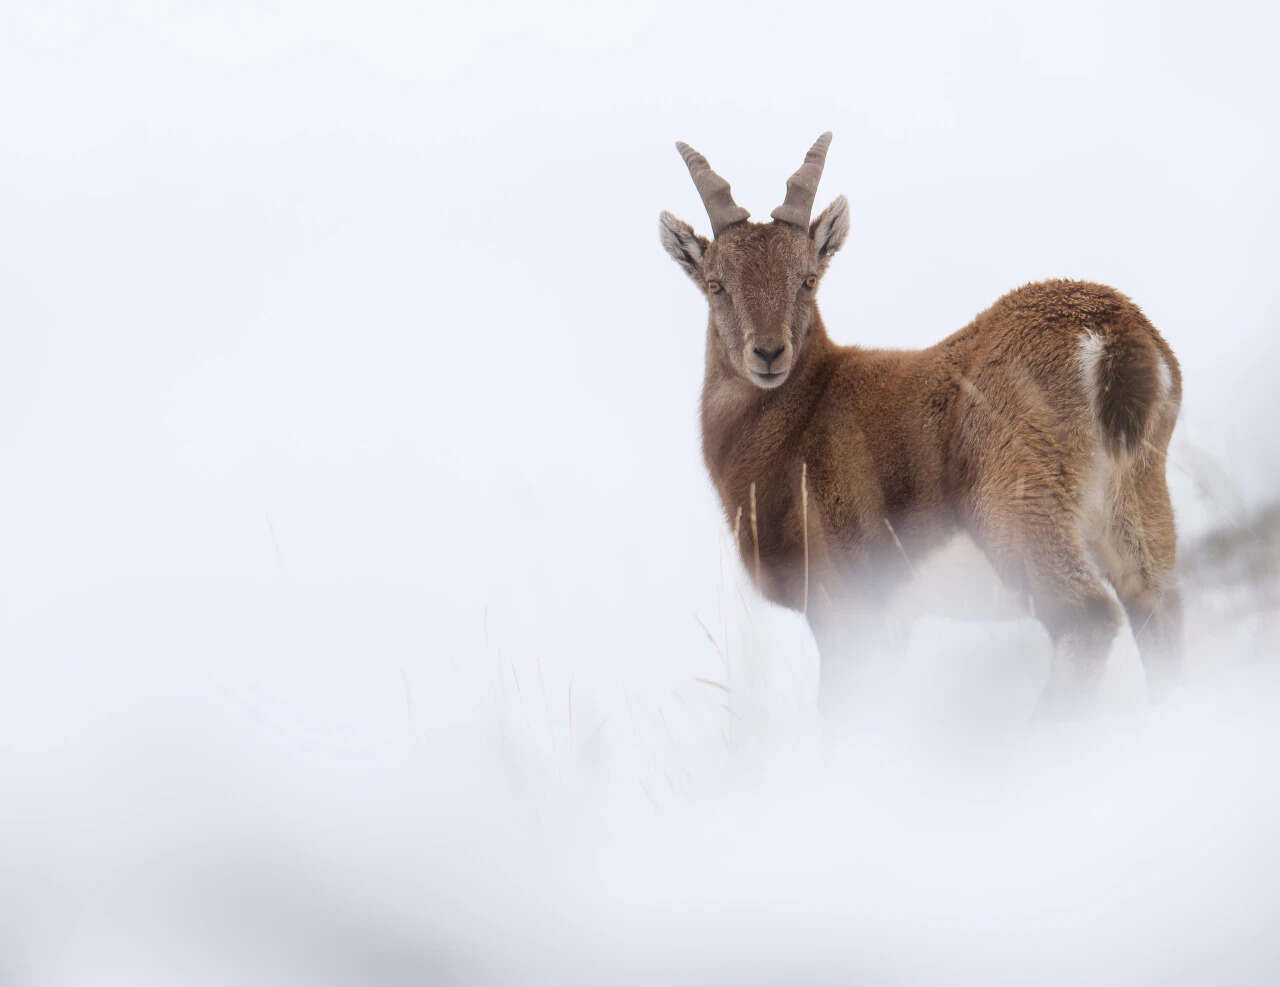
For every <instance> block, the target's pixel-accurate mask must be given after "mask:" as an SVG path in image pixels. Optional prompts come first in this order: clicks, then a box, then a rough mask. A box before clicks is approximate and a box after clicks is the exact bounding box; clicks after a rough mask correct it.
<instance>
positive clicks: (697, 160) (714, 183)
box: [676, 141, 751, 237]
mask: <svg viewBox="0 0 1280 987" xmlns="http://www.w3.org/2000/svg"><path fill="white" fill-rule="evenodd" d="M676 150H677V151H679V152H680V157H682V158H684V163H685V166H686V167H687V168H688V169H689V174H690V175H692V176H693V184H694V186H696V187H697V189H698V195H700V196H702V204H703V205H704V206H706V207H707V215H708V216H709V217H710V218H711V235H712V236H713V237H717V236H719V235H720V232H721V231H722V230H724V229H725V228H726V227H728V226H732V225H733V224H734V223H741V222H742V221H743V220H744V219H746V218H747V217H748V216H750V215H751V213H749V212H747V210H745V209H743V208H742V206H740V205H738V204H737V203H736V202H734V201H733V196H732V195H730V194H729V183H728V182H727V181H725V180H724V179H723V178H721V177H720V176H719V175H717V174H716V173H715V172H714V171H712V170H711V165H709V164H707V159H706V158H704V157H703V156H702V155H701V154H699V153H698V152H697V151H695V150H694V149H693V148H691V147H690V146H689V145H688V144H686V143H684V141H676Z"/></svg>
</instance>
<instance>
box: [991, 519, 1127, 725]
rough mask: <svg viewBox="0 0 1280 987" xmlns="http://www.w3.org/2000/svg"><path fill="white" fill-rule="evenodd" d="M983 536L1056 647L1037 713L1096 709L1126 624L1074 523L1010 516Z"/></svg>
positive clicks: (993, 559) (1004, 571)
mask: <svg viewBox="0 0 1280 987" xmlns="http://www.w3.org/2000/svg"><path fill="white" fill-rule="evenodd" d="M984 527H985V530H984V531H982V532H981V533H980V535H979V541H980V544H982V545H983V547H984V548H985V549H986V550H987V553H988V555H989V556H990V557H991V559H992V561H993V562H994V563H995V565H996V568H997V570H998V571H999V572H1000V573H1001V574H1002V575H1003V576H1004V577H1005V578H1006V580H1007V581H1009V582H1010V583H1011V584H1012V585H1014V586H1016V587H1017V588H1018V589H1019V590H1021V591H1023V592H1026V593H1027V595H1028V596H1029V598H1030V601H1031V605H1032V607H1033V610H1034V613H1035V617H1036V619H1037V620H1039V621H1040V623H1041V624H1042V625H1044V627H1045V629H1046V630H1047V631H1048V632H1049V637H1050V639H1051V640H1052V642H1053V656H1052V658H1051V660H1050V665H1049V677H1048V680H1047V682H1046V683H1045V687H1044V690H1043V692H1042V693H1041V698H1040V705H1039V709H1040V713H1041V714H1042V715H1048V716H1061V715H1069V714H1071V713H1073V712H1077V711H1083V710H1085V709H1087V708H1088V707H1089V706H1090V705H1091V703H1092V702H1093V701H1094V699H1095V697H1096V695H1097V691H1098V686H1099V684H1100V683H1101V681H1102V672H1103V668H1104V666H1105V664H1106V660H1107V656H1108V655H1109V654H1110V651H1111V645H1112V642H1113V641H1114V640H1115V636H1116V633H1117V632H1118V631H1119V629H1120V626H1121V624H1122V623H1123V618H1122V616H1121V614H1120V607H1119V605H1118V604H1117V603H1116V599H1115V595H1114V594H1113V593H1112V592H1111V590H1110V588H1109V587H1108V586H1107V584H1106V582H1105V580H1104V577H1103V575H1102V573H1101V571H1100V570H1099V569H1098V567H1097V565H1096V564H1095V563H1094V562H1093V560H1092V558H1091V557H1090V555H1089V553H1088V551H1087V549H1086V547H1085V545H1084V542H1083V539H1082V538H1081V535H1080V531H1079V529H1078V528H1077V526H1076V524H1075V523H1074V521H1073V520H1071V519H1070V515H1067V516H1066V517H1064V516H1063V515H1062V514H1060V513H1058V512H1055V511H1026V510H1015V511H1011V512H1010V513H1009V515H1008V519H1007V521H1006V522H1005V523H1004V524H999V525H992V524H991V523H989V522H988V524H986V525H985V526H984Z"/></svg>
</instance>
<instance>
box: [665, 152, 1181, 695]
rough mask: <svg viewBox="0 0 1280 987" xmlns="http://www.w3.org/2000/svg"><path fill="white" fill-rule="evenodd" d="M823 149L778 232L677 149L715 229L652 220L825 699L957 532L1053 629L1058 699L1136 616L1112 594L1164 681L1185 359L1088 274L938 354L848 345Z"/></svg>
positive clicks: (976, 325) (763, 565)
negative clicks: (692, 318)
mask: <svg viewBox="0 0 1280 987" xmlns="http://www.w3.org/2000/svg"><path fill="white" fill-rule="evenodd" d="M830 141H831V135H830V134H829V133H828V134H823V135H822V136H821V137H820V138H818V141H817V142H816V143H815V144H814V145H813V147H812V148H811V149H810V151H809V154H808V155H807V156H806V159H805V163H804V165H803V166H802V167H801V168H800V170H799V171H797V172H796V173H795V175H793V176H792V177H791V179H790V180H789V181H788V182H787V196H786V201H785V202H784V204H783V205H781V206H779V207H778V208H777V209H775V210H774V211H773V214H772V215H773V222H771V223H752V222H750V221H749V219H748V213H747V211H746V210H745V209H743V208H742V207H740V206H738V205H737V204H736V203H735V202H734V201H733V197H732V195H731V194H730V191H729V184H728V182H726V181H725V180H724V179H723V178H721V177H720V176H719V175H717V174H716V173H715V172H713V171H712V170H711V168H710V166H709V165H708V164H707V160H706V159H705V158H704V157H702V155H700V154H698V153H697V152H696V151H694V150H693V149H692V148H690V147H688V146H687V145H684V144H678V145H677V147H678V148H679V150H680V152H681V154H682V155H683V157H684V159H685V163H686V164H687V165H688V167H689V171H690V173H691V174H692V176H693V180H694V183H695V184H696V186H697V188H698V191H699V193H700V194H701V196H702V199H703V202H704V204H705V205H706V207H707V211H708V214H709V215H710V219H711V228H712V234H713V237H712V239H710V240H708V239H707V238H706V237H703V236H699V235H698V234H697V233H695V232H694V230H693V229H692V227H690V226H689V224H687V223H685V222H683V221H682V220H680V219H677V218H676V217H675V216H673V215H672V214H671V213H668V212H664V213H662V217H661V225H660V229H661V235H662V243H663V246H664V247H665V248H666V250H667V252H668V253H670V254H671V256H672V257H674V258H675V260H676V262H677V263H678V264H679V265H680V266H681V267H682V268H683V269H684V271H685V273H687V274H688V275H689V277H690V278H692V279H693V282H694V283H695V284H696V285H697V286H698V288H699V289H700V290H701V291H702V292H703V293H704V295H705V296H706V298H707V302H708V305H709V307H710V318H709V321H708V326H707V348H706V377H705V380H704V383H703V390H702V445H703V453H704V456H705V458H706V463H707V467H708V469H709V470H710V472H711V478H712V480H713V482H714V483H715V486H716V489H717V490H718V492H719V494H720V498H721V501H722V502H723V505H724V509H725V513H726V516H727V518H728V520H729V522H730V524H731V525H733V527H734V529H735V530H736V531H737V537H738V548H739V551H740V552H741V553H742V556H743V560H744V562H745V563H746V564H747V567H748V569H749V570H751V571H753V572H755V574H756V578H757V580H758V583H759V588H760V590H761V592H762V593H764V595H765V596H767V597H768V598H769V599H771V600H773V601H775V602H777V603H780V604H782V605H784V606H788V607H792V608H794V609H797V610H802V611H804V613H805V615H806V617H807V619H808V621H809V624H810V627H811V628H812V629H813V633H814V636H815V638H816V640H817V642H818V648H819V652H820V654H821V655H822V666H823V667H822V678H823V687H822V692H823V698H824V699H830V698H832V697H831V690H832V685H831V680H832V679H838V678H840V677H841V675H840V673H841V663H843V662H848V661H850V660H851V657H850V656H849V655H847V654H844V653H842V652H843V651H845V650H846V649H847V647H848V646H849V645H850V643H851V642H849V641H848V629H849V628H850V627H851V626H852V622H853V620H854V618H855V617H856V615H857V614H859V613H865V612H867V611H868V610H874V609H877V608H879V607H880V606H882V605H883V602H884V599H885V597H886V595H887V594H888V593H890V592H891V591H892V590H893V589H894V588H895V587H896V586H897V585H898V584H899V583H901V582H902V581H903V580H905V579H907V578H909V576H910V572H911V566H912V563H914V562H916V561H918V560H920V559H922V558H923V557H924V556H925V554H926V553H927V552H928V551H929V550H930V549H932V548H933V547H935V546H937V545H938V544H940V543H941V542H943V541H944V540H945V539H946V538H947V537H948V536H949V535H950V534H951V533H953V532H955V531H956V530H963V531H966V532H968V533H969V534H970V535H971V536H972V537H973V539H974V541H975V542H976V543H977V544H978V546H979V547H980V548H981V549H982V550H983V551H984V552H985V553H986V555H987V556H988V557H989V558H990V560H991V562H992V564H993V565H994V567H995V569H996V571H997V572H998V573H999V574H1000V576H1001V578H1002V579H1003V580H1004V581H1005V582H1006V583H1007V584H1009V585H1010V586H1011V587H1012V588H1014V589H1016V590H1017V592H1018V593H1019V594H1020V595H1021V596H1022V598H1024V599H1025V600H1026V601H1027V602H1028V604H1029V606H1030V608H1031V610H1032V612H1033V613H1034V615H1035V616H1036V618H1037V619H1038V620H1040V621H1041V623H1043V625H1044V626H1045V628H1046V629H1047V630H1048V632H1049V635H1050V637H1051V638H1052V640H1053V642H1054V658H1053V662H1052V665H1051V671H1050V676H1049V682H1048V685H1047V686H1046V691H1045V697H1044V702H1045V703H1046V704H1047V705H1050V706H1053V705H1057V704H1062V703H1067V702H1071V701H1079V700H1081V699H1083V698H1086V697H1087V696H1088V694H1089V693H1090V692H1091V691H1092V690H1093V689H1094V687H1095V686H1096V683H1097V681H1098V679H1099V677H1100V674H1101V670H1102V665H1103V661H1104V659H1105V658H1106V656H1107V653H1108V651H1109V650H1110V647H1111V643H1112V641H1113V639H1114V637H1115V635H1116V633H1117V631H1118V629H1119V628H1120V626H1121V625H1122V618H1121V615H1120V607H1119V606H1117V603H1116V600H1117V598H1118V600H1119V603H1120V604H1121V605H1122V606H1123V608H1124V609H1125V610H1126V611H1127V613H1128V617H1129V623H1130V626H1131V627H1132V628H1133V630H1134V633H1135V635H1136V637H1137V640H1138V645H1139V649H1140V652H1141V654H1142V658H1143V664H1144V666H1145V668H1146V670H1147V676H1148V681H1149V683H1150V685H1151V686H1152V687H1153V689H1154V690H1155V691H1161V690H1162V689H1163V688H1164V687H1166V686H1167V685H1168V684H1169V683H1170V682H1171V680H1172V677H1173V675H1174V673H1175V671H1176V668H1177V665H1178V661H1179V652H1180V638H1181V607H1180V603H1179V599H1178V596H1177V591H1176V589H1175V588H1174V586H1173V585H1172V570H1173V562H1174V545H1175V530H1174V521H1173V510H1172V507H1171V505H1170V501H1169V492H1168V488H1167V486H1166V484H1165V451H1166V448H1167V446H1168V444H1169V438H1170V435H1171V433H1172V432H1173V427H1174V422H1175V420H1176V418H1177V414H1178V406H1179V402H1180V398H1181V388H1182V385H1181V377H1180V374H1179V370H1178V362H1177V360H1176V359H1175V358H1174V355H1173V352H1172V350H1170V348H1169V346H1168V344H1167V343H1165V341H1164V340H1163V339H1162V338H1161V336H1160V334H1159V333H1158V332H1157V331H1156V330H1155V328H1154V327H1153V326H1152V325H1151V323H1150V322H1148V321H1147V319H1146V317H1145V316H1144V315H1143V314H1142V312H1141V311H1140V310H1139V309H1138V307H1137V306H1136V305H1135V304H1134V303H1133V302H1131V301H1130V300H1129V299H1128V298H1126V297H1125V296H1124V295H1121V294H1120V293H1118V292H1116V291H1114V290H1112V289H1111V288H1107V287H1104V286H1102V285H1098V284H1089V283H1086V282H1079V281H1047V282H1042V283H1038V284H1030V285H1027V286H1025V287H1022V288H1019V289H1017V290H1016V291H1013V292H1010V293H1009V294H1008V295H1005V296H1004V297H1003V298H1001V299H1000V300H998V301H997V302H996V303H995V304H994V305H993V306H991V308H989V309H987V310H986V311H985V312H983V313H982V314H980V315H979V316H978V317H977V318H976V319H974V320H973V321H972V322H971V323H969V325H967V326H966V327H965V328H963V329H961V330H960V331H959V332H956V333H954V334H952V335H951V336H948V337H947V338H946V339H944V340H942V342H940V343H938V344H937V345H935V346H932V347H929V348H928V349H924V350H918V351H907V350H871V349H862V348H860V347H856V346H838V345H836V344H834V343H833V342H832V341H831V339H830V338H829V337H828V336H827V332H826V329H825V327H824V326H823V323H822V318H821V316H820V315H819V314H818V306H817V303H816V297H817V289H818V285H819V283H820V281H821V279H822V277H823V275H824V274H825V273H826V270H827V266H828V264H829V263H830V261H831V258H832V256H833V255H834V254H835V252H836V251H837V250H839V249H840V246H841V245H842V244H843V243H844V240H845V238H846V236H847V235H848V232H849V206H848V202H847V201H846V200H845V198H844V197H843V196H841V197H840V198H838V199H836V200H835V201H834V202H833V203H832V204H831V205H830V206H828V207H827V209H826V210H825V211H824V212H823V213H822V214H821V215H820V216H818V218H817V219H816V220H813V222H812V223H810V213H811V211H812V208H813V200H814V196H815V193H816V191H817V185H818V179H819V177H820V176H821V173H822V167H823V164H824V161H825V158H826V152H827V148H828V146H829V144H830ZM1108 583H1109V584H1110V587H1109V586H1108ZM1112 588H1114V592H1113V591H1112ZM852 644H853V645H855V646H856V642H852Z"/></svg>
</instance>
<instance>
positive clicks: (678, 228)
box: [658, 210, 711, 287]
mask: <svg viewBox="0 0 1280 987" xmlns="http://www.w3.org/2000/svg"><path fill="white" fill-rule="evenodd" d="M658 233H659V235H660V236H661V237H662V246H663V248H664V249H665V250H666V252H667V253H669V254H670V255H671V256H672V257H674V258H675V262H676V263H677V264H679V265H680V266H681V267H682V268H683V269H684V272H685V274H687V275H689V277H691V278H692V279H693V281H694V284H696V285H698V286H699V287H705V285H704V284H703V282H704V280H705V279H704V278H703V276H702V258H703V257H704V256H705V255H706V252H707V247H708V246H709V245H710V242H711V241H709V240H708V239H707V238H706V237H704V236H698V234H697V233H695V232H693V227H692V226H690V225H689V224H688V223H686V222H685V221H684V220H683V219H678V218H677V217H675V216H673V215H672V214H671V213H669V212H667V211H666V210H663V212H662V215H661V216H659V217H658Z"/></svg>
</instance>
